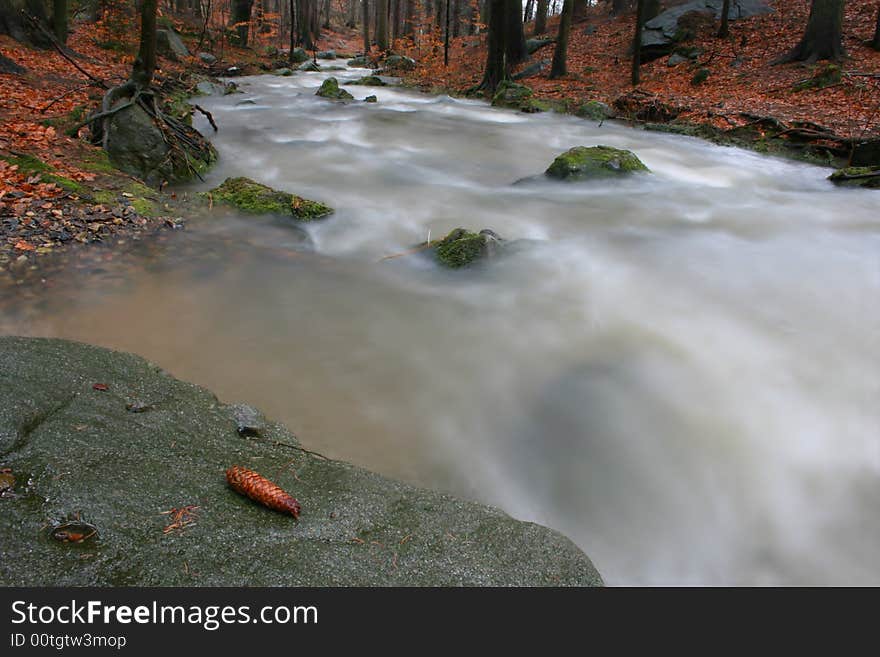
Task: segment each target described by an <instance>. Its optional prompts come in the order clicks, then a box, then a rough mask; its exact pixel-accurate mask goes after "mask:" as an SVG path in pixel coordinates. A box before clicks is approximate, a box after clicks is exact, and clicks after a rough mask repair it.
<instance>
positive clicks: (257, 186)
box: [208, 177, 333, 221]
mask: <svg viewBox="0 0 880 657" xmlns="http://www.w3.org/2000/svg"><path fill="white" fill-rule="evenodd" d="M208 194H209V195H210V197H211V198H212V199H213V200H214V201H215V202H218V203H224V204H226V205H231V206H232V207H234V208H237V209H239V210H241V211H242V212H247V213H248V214H277V215H287V216H290V217H293V218H294V219H297V220H298V221H313V220H315V219H321V218H322V217H326V216H327V215H330V214H332V213H333V208H331V207H329V206H327V205H324V204H323V203H319V202H318V201H310V200H309V199H306V198H302V197H301V196H297V195H296V194H289V193H288V192H282V191H279V190H277V189H272V188H271V187H269V186H268V185H263V184H262V183H258V182H256V181H254V180H251V179H250V178H244V177H238V178H227V179H226V180H224V181H223V184H222V185H220V186H218V187H215V188H214V189H212V190H211V191H210V192H208Z"/></svg>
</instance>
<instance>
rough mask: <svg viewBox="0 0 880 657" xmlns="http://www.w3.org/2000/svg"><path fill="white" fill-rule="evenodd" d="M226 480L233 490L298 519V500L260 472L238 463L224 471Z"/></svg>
mask: <svg viewBox="0 0 880 657" xmlns="http://www.w3.org/2000/svg"><path fill="white" fill-rule="evenodd" d="M226 481H228V482H229V485H230V486H232V488H233V490H235V491H236V492H238V493H241V494H242V495H245V496H247V497H249V498H251V499H252V500H254V501H255V502H259V503H260V504H262V505H263V506H267V507H269V508H270V509H274V510H275V511H281V512H282V513H289V514H290V515H292V516H293V517H294V518H297V519H299V511H300V506H299V502H297V501H296V499H294V498H293V497H291V496H290V495H288V494H287V493H285V492H284V490H282V489H281V487H280V486H277V485H276V484H273V483H272V482H271V481H269V480H268V479H266V478H265V477H264V476H262V475H261V474H259V473H257V472H254V471H253V470H248V469H247V468H243V467H241V466H240V465H234V466H232V467H231V468H229V469H228V470H227V471H226Z"/></svg>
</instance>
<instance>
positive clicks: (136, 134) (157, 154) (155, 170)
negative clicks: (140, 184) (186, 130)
mask: <svg viewBox="0 0 880 657" xmlns="http://www.w3.org/2000/svg"><path fill="white" fill-rule="evenodd" d="M120 104H121V103H120ZM106 126H107V127H106V129H107V131H108V134H107V136H106V139H105V143H106V150H107V156H108V157H109V158H110V162H111V163H112V164H113V166H115V167H116V168H117V169H120V170H121V171H125V172H126V173H128V174H131V175H132V176H135V177H137V178H140V179H141V180H143V181H144V182H146V183H147V184H148V185H152V186H153V187H156V186H158V185H161V184H162V183H163V182H169V183H179V182H186V181H189V180H191V179H193V178H194V177H195V176H196V172H198V173H201V172H202V171H205V170H206V169H207V168H208V167H209V166H210V165H211V164H212V163H213V162H215V161H216V160H217V151H216V150H215V149H214V147H213V146H212V145H211V144H210V142H208V141H207V140H205V139H203V138H201V136H200V135H199V134H198V133H196V132H195V131H194V130H192V131H191V132H190V134H189V136H190V140H189V141H190V142H191V143H187V144H183V143H177V144H176V145H175V146H172V145H171V144H170V143H169V141H170V140H169V139H168V138H167V137H166V135H165V133H164V132H163V131H162V129H161V128H160V127H159V126H158V125H157V123H156V120H155V119H153V117H151V116H150V115H149V114H147V112H146V110H144V108H143V107H141V106H140V105H139V104H135V105H132V106H130V107H127V108H125V109H122V110H121V111H119V112H116V113H115V114H113V115H112V116H110V117H109V118H108V119H107V120H106ZM172 143H173V142H172ZM184 148H185V149H186V153H184V152H183V150H182V149H184Z"/></svg>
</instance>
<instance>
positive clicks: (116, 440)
mask: <svg viewBox="0 0 880 657" xmlns="http://www.w3.org/2000/svg"><path fill="white" fill-rule="evenodd" d="M0 373H2V375H0V468H2V469H3V470H4V472H8V473H9V474H10V475H11V477H10V480H14V485H13V488H12V490H11V491H10V490H7V491H6V492H5V493H4V494H3V496H2V497H0V506H2V512H0V535H2V537H3V538H2V543H0V546H2V547H0V554H2V558H0V585H3V586H340V585H345V586H351V585H359V586H376V585H379V586H396V585H424V586H435V585H443V586H446V585H452V586H458V585H488V586H507V585H518V586H534V585H552V586H559V585H571V586H593V585H601V584H602V579H601V577H600V576H599V573H598V572H597V571H596V569H595V568H594V567H593V564H592V563H591V562H590V559H589V558H588V557H587V556H586V555H585V554H584V553H583V552H581V550H580V549H578V548H577V547H576V546H575V545H574V544H573V543H572V542H571V541H570V540H568V539H567V538H565V537H564V536H562V535H561V534H559V533H557V532H555V531H552V530H550V529H547V528H544V527H541V526H539V525H535V524H532V523H527V522H521V521H518V520H514V519H513V518H511V517H509V516H507V515H505V514H504V513H502V512H501V511H499V510H497V509H493V508H490V507H486V506H483V505H481V504H476V503H473V502H465V501H461V500H458V499H455V498H453V497H451V496H449V495H444V494H440V493H436V492H432V491H429V490H423V489H419V488H415V487H413V486H409V485H407V484H403V483H400V482H397V481H393V480H391V479H387V478H385V477H382V476H380V475H377V474H374V473H372V472H368V471H366V470H363V469H361V468H358V467H356V466H353V465H349V464H347V463H342V462H339V461H333V460H329V459H325V458H322V457H320V456H318V455H317V454H314V453H311V452H308V451H305V450H303V449H302V447H301V446H300V444H299V442H298V441H297V439H296V438H295V437H294V436H293V435H291V434H290V433H289V432H288V431H287V430H286V429H285V428H284V427H283V426H281V425H280V424H276V423H273V422H270V421H266V422H265V424H264V426H262V427H261V431H260V432H259V434H258V435H247V436H243V435H241V434H240V432H239V431H238V430H237V427H238V422H237V420H236V407H231V406H227V405H225V404H222V403H220V402H219V401H218V400H217V398H216V397H215V396H214V395H213V394H212V393H211V392H209V391H208V390H205V389H204V388H200V387H198V386H195V385H192V384H189V383H184V382H182V381H179V380H177V379H175V378H173V377H172V376H171V375H169V374H167V373H165V372H164V371H162V370H161V369H160V368H158V367H157V366H155V365H152V364H150V363H149V362H147V361H146V360H144V359H142V358H140V357H138V356H135V355H133V354H126V353H120V352H115V351H110V350H108V349H103V348H99V347H94V346H90V345H86V344H81V343H76V342H69V341H65V340H55V339H43V338H20V337H9V336H6V337H0ZM95 384H101V385H99V386H96V385H95ZM132 399H138V400H141V401H144V402H148V403H149V404H150V406H149V408H148V410H145V411H144V412H138V413H134V412H131V411H130V410H127V409H126V405H127V404H130V401H131V400H132ZM236 464H237V465H241V466H244V467H247V468H252V469H254V470H257V471H258V472H261V473H263V474H264V475H265V476H266V477H269V478H270V479H274V480H275V481H276V482H277V483H278V484H279V485H280V486H282V487H283V488H285V489H286V490H287V491H288V492H289V493H290V494H291V495H294V496H295V497H296V498H297V499H298V500H299V501H300V503H301V504H302V515H301V516H300V519H299V522H295V521H294V520H293V518H291V517H290V516H285V515H282V514H281V513H277V512H274V511H271V510H269V509H266V508H264V507H262V506H259V505H257V504H256V503H254V502H253V501H251V500H249V499H247V498H245V497H242V496H241V495H239V494H237V493H235V492H234V491H232V490H231V489H230V488H229V487H228V486H227V484H226V480H225V477H224V471H225V470H226V468H228V467H230V466H232V465H236ZM187 505H193V506H197V507H198V509H196V510H195V511H194V514H195V515H194V516H192V517H191V518H190V519H191V520H193V522H192V524H189V525H186V526H183V527H182V528H173V527H172V528H171V529H166V528H167V527H168V526H170V525H173V516H171V515H168V514H165V515H163V512H167V511H169V510H171V509H172V508H176V509H181V508H183V507H185V506H187ZM71 523H73V524H75V525H76V527H82V528H85V529H82V530H77V532H76V535H75V537H74V538H73V539H72V538H71V537H72V536H73V535H72V534H71V533H70V532H67V531H64V532H60V531H58V530H59V528H63V527H69V526H71ZM163 530H164V531H163ZM59 536H60V537H61V538H59ZM78 539H82V540H78Z"/></svg>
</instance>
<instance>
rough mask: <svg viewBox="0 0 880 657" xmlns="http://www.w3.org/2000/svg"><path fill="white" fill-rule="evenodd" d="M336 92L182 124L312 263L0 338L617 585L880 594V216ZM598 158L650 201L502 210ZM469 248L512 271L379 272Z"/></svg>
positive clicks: (31, 320)
mask: <svg viewBox="0 0 880 657" xmlns="http://www.w3.org/2000/svg"><path fill="white" fill-rule="evenodd" d="M364 73H365V71H344V72H338V73H334V74H335V75H337V76H339V77H340V78H341V79H344V78H352V77H356V76H358V75H362V74H364ZM326 76H327V74H298V75H295V76H293V77H289V78H282V77H268V76H267V77H259V78H247V79H244V80H242V81H241V84H242V88H243V90H244V91H245V92H246V93H245V94H244V95H232V96H225V97H212V98H208V99H202V100H200V104H202V105H203V106H205V107H206V108H207V109H209V110H210V111H211V112H213V114H214V116H215V117H216V119H217V121H218V123H219V125H220V132H219V133H217V135H216V136H215V137H214V141H215V143H216V145H217V147H218V149H219V151H220V153H221V162H220V164H219V166H218V167H217V168H216V169H215V170H214V171H212V172H211V174H210V177H209V179H208V181H207V184H206V186H207V185H212V184H216V183H218V182H220V181H221V180H222V179H223V178H225V177H226V176H231V175H247V176H250V177H253V178H256V179H258V180H260V181H261V182H264V183H266V184H269V185H272V186H274V187H279V188H283V189H287V190H290V191H294V192H296V193H299V194H301V195H303V196H306V197H309V198H315V199H318V200H322V201H325V202H328V203H329V204H330V205H333V206H334V207H335V208H336V209H337V212H336V214H335V215H334V216H333V217H331V218H329V219H328V220H325V221H323V222H321V223H318V224H315V225H313V226H310V227H309V228H308V229H307V230H308V233H309V236H310V238H311V240H312V242H313V244H314V248H313V250H310V249H308V248H304V247H303V246H302V245H301V244H300V243H299V239H298V237H297V233H296V232H295V231H293V230H291V229H289V228H288V227H286V226H285V225H284V224H283V222H279V221H277V220H269V219H263V218H247V217H241V216H236V215H235V214H231V215H230V216H228V217H226V218H217V219H214V220H210V221H193V222H190V224H189V226H188V230H187V231H185V232H184V233H175V234H173V235H170V236H168V237H166V239H165V240H164V242H162V243H161V248H159V247H157V246H156V245H155V244H154V245H152V246H151V247H149V248H148V249H147V248H145V249H144V252H137V251H133V252H131V253H129V254H127V255H125V256H124V257H120V258H117V261H116V262H109V263H107V264H106V265H103V266H102V271H101V272H99V273H98V274H95V273H92V274H91V275H85V274H82V273H78V272H73V271H72V272H71V273H70V277H71V279H72V280H74V281H76V282H77V284H76V286H75V290H76V291H75V292H73V293H72V292H71V291H70V288H66V289H65V292H64V293H63V294H62V293H61V292H53V291H52V290H48V291H44V292H42V293H41V296H42V298H43V299H44V301H43V303H42V304H41V305H39V306H35V307H34V306H32V307H30V308H29V311H28V312H27V313H26V314H25V313H15V314H13V315H12V316H8V317H5V318H4V319H3V320H2V322H0V330H2V331H3V332H7V333H8V332H18V333H25V334H32V335H54V336H60V337H68V338H74V339H80V340H85V341H89V342H93V343H98V344H103V345H106V346H111V347H115V348H121V349H126V350H130V351H135V352H137V353H140V354H142V355H144V356H146V357H148V358H149V359H151V360H153V361H154V362H157V363H159V364H161V365H163V366H164V367H166V368H167V369H168V370H170V371H171V372H172V373H174V374H175V375H177V376H179V377H181V378H184V379H188V380H192V381H194V382H197V383H200V384H203V385H206V386H208V387H210V388H212V389H214V390H215V391H216V392H217V393H218V394H219V395H220V396H221V398H223V399H225V400H228V401H238V400H244V401H248V402H251V403H253V404H255V405H257V406H259V407H261V408H263V409H264V410H265V411H266V412H267V413H268V414H269V415H270V416H273V417H275V418H277V419H280V420H283V421H284V422H285V423H286V424H288V426H290V427H291V429H292V430H293V431H294V432H295V433H297V434H298V435H299V436H300V438H301V440H302V441H303V442H304V443H305V444H306V445H309V446H312V447H313V448H315V449H318V450H319V451H322V452H325V453H328V454H331V455H333V456H336V457H340V458H345V459H347V460H350V461H353V462H355V463H359V464H362V465H365V466H367V467H370V468H372V469H375V470H379V471H381V472H384V473H387V474H389V475H392V476H396V477H402V478H405V479H407V480H409V481H413V482H417V483H420V484H423V485H427V486H434V487H441V488H444V489H448V490H450V491H452V492H453V493H456V494H458V495H462V496H467V497H472V498H476V499H479V500H481V501H485V502H488V503H492V504H496V505H498V506H500V507H502V508H503V509H505V510H506V511H508V512H509V513H511V514H512V515H514V516H516V517H519V518H523V519H528V520H533V521H536V522H540V523H542V524H546V525H549V526H552V527H554V528H556V529H559V530H560V531H562V532H563V533H565V534H566V535H568V536H570V537H571V538H572V539H573V540H574V541H575V542H576V543H577V544H578V545H580V546H581V547H582V548H583V549H584V550H585V551H586V552H587V553H588V554H589V555H590V556H591V557H592V558H593V560H594V561H595V562H596V564H597V566H598V568H599V569H600V571H601V572H602V573H603V575H604V576H605V577H606V579H607V581H608V582H609V583H612V584H621V583H625V584H648V583H650V584H718V583H726V584H777V583H784V584H831V583H834V584H874V585H878V584H880V404H878V399H880V303H878V301H880V212H878V209H880V193H878V192H868V191H864V192H863V191H853V190H837V189H835V188H833V187H832V186H831V185H830V183H828V182H827V181H826V180H825V177H826V176H827V175H828V173H829V171H828V170H826V169H822V168H818V167H813V166H807V165H801V164H796V163H792V162H786V161H780V160H776V159H769V158H765V157H761V156H759V155H755V154H752V153H748V152H744V151H740V150H736V149H728V148H721V147H715V146H712V145H709V144H707V143H704V142H701V141H697V140H691V139H687V138H681V137H673V136H667V135H661V134H654V133H646V132H641V131H635V130H632V129H629V128H626V127H622V126H618V125H613V124H605V125H602V126H598V125H597V124H595V123H592V122H587V121H583V120H579V119H575V118H571V117H563V116H558V115H553V114H543V115H537V116H526V115H523V114H518V113H515V112H508V111H499V110H494V109H491V108H489V107H487V106H486V105H485V104H483V103H480V102H473V101H466V100H453V99H450V98H447V97H432V96H425V95H419V94H416V93H414V92H408V91H404V90H400V89H393V88H374V87H357V86H355V87H348V89H349V90H350V91H351V92H352V93H353V94H354V95H355V97H356V98H358V99H362V98H363V97H364V96H366V95H369V94H375V95H377V96H378V99H379V102H378V103H377V104H365V103H360V102H358V103H351V104H348V105H341V104H336V103H333V102H329V101H326V100H323V99H320V98H316V97H315V96H314V90H315V88H317V86H318V85H319V84H320V82H321V81H322V80H323V79H324V78H325V77H326ZM243 101H253V103H249V102H243ZM199 127H200V128H207V126H206V125H200V126H199ZM595 144H607V145H611V146H619V147H623V148H628V149H631V150H633V151H635V152H636V153H637V154H638V155H639V157H640V158H641V159H642V160H643V161H644V162H645V163H646V164H647V165H648V166H649V167H650V168H651V169H652V171H653V174H652V175H650V176H640V177H635V178H632V179H628V180H623V181H612V182H602V183H598V184H588V185H560V184H550V183H541V184H537V185H522V186H511V184H510V183H512V182H513V181H515V180H517V179H519V178H522V177H524V176H530V175H533V174H536V173H540V172H541V171H543V169H544V168H546V166H547V165H548V164H549V162H550V161H552V159H553V158H554V157H555V156H556V155H557V154H559V153H560V152H561V151H563V150H566V149H568V148H570V147H572V146H576V145H595ZM456 226H464V227H467V228H471V229H477V230H478V229H481V228H492V229H493V230H495V231H496V232H497V233H499V234H501V235H502V236H503V237H506V238H509V239H519V240H524V241H523V242H522V243H521V245H520V247H519V248H517V249H515V250H514V251H513V252H512V253H511V254H510V255H507V256H504V257H502V258H500V259H498V260H496V261H493V262H492V263H491V264H490V265H489V266H488V267H485V268H480V269H477V270H473V271H462V272H448V271H443V270H440V269H438V268H437V267H435V266H434V265H433V264H432V263H431V262H430V260H428V259H427V258H422V257H418V256H415V257H402V258H396V259H391V260H380V259H381V258H382V257H383V256H386V255H389V254H394V253H397V252H401V251H405V250H407V249H408V248H410V247H411V246H412V245H413V244H415V243H418V242H421V241H423V240H424V239H425V238H426V237H427V235H428V234H429V232H430V235H431V236H432V237H438V236H440V235H442V234H444V233H445V232H447V231H448V230H450V229H451V228H454V227H456ZM107 281H114V284H113V285H109V284H108V283H107ZM0 293H2V294H11V292H9V291H3V292H0Z"/></svg>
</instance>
